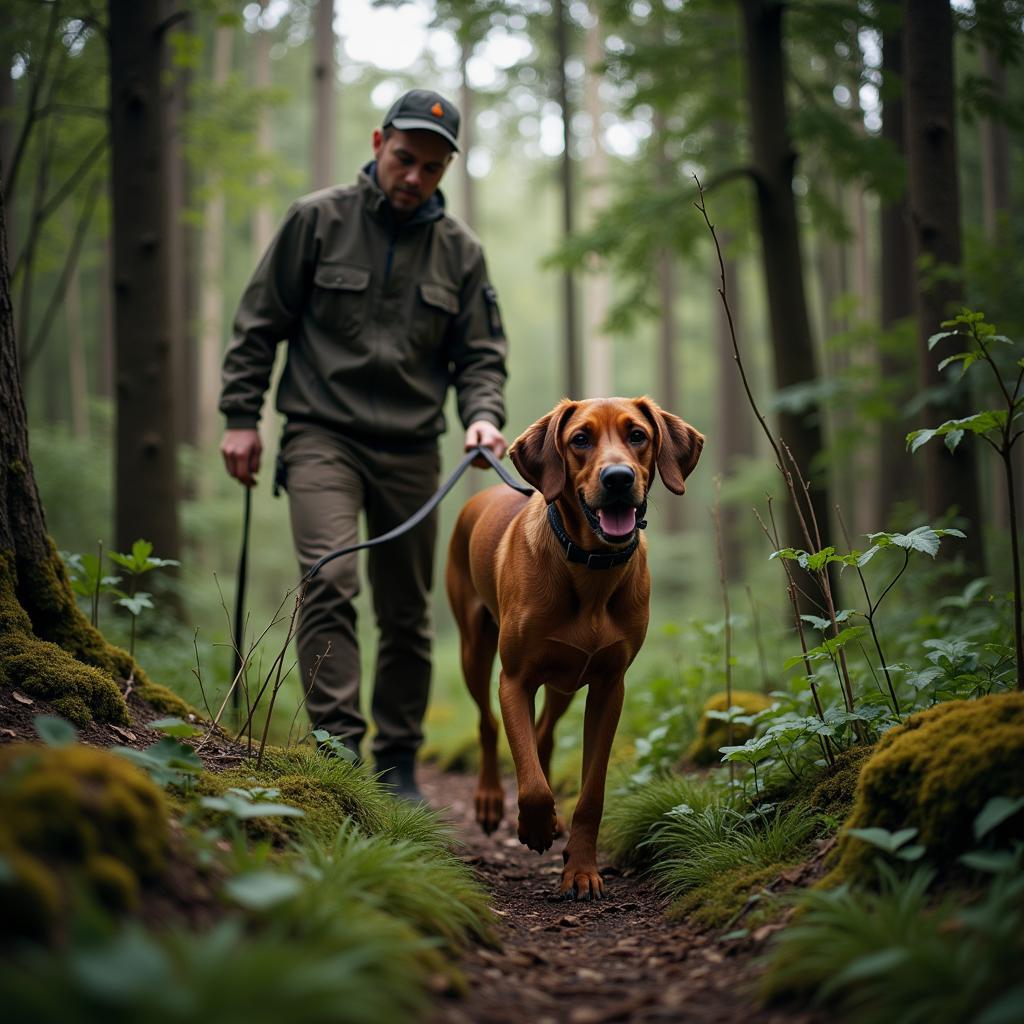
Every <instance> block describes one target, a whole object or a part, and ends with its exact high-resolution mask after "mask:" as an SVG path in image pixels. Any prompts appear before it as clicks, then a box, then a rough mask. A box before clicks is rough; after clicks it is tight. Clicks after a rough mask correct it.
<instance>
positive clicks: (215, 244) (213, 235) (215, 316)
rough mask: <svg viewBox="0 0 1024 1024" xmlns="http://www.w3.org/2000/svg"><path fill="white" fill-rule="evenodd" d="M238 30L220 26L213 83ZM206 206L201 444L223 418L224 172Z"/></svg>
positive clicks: (211, 186)
mask: <svg viewBox="0 0 1024 1024" xmlns="http://www.w3.org/2000/svg"><path fill="white" fill-rule="evenodd" d="M233 38H234V30H233V29H232V28H231V27H230V26H222V27H220V28H218V29H217V34H216V36H215V39H214V56H213V85H214V87H215V88H223V87H224V85H225V84H226V82H227V80H228V75H229V74H230V72H231V44H232V40H233ZM207 189H208V198H207V200H206V204H205V206H204V209H203V249H202V257H201V259H202V276H201V277H200V279H199V446H200V448H202V449H204V450H206V449H208V448H211V447H213V446H214V444H215V443H216V440H217V437H218V435H219V432H220V425H221V418H220V413H219V412H218V411H217V400H218V397H219V395H220V370H221V363H222V361H223V360H222V356H223V351H224V344H223V334H224V229H225V220H226V204H225V197H224V191H223V188H222V186H221V180H220V176H219V175H218V174H217V172H216V171H212V172H211V173H210V177H209V180H208V181H207Z"/></svg>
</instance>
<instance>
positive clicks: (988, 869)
mask: <svg viewBox="0 0 1024 1024" xmlns="http://www.w3.org/2000/svg"><path fill="white" fill-rule="evenodd" d="M1015 859H1016V858H1015V857H1014V856H1013V854H1012V853H1010V851H1009V850H971V851H970V852H969V853H964V854H961V855H960V862H961V863H962V864H966V865H967V866H968V867H969V868H973V869H974V870H975V871H984V872H985V873H986V874H989V875H997V874H999V872H1001V871H1005V870H1006V869H1007V868H1010V867H1013V864H1014V862H1015Z"/></svg>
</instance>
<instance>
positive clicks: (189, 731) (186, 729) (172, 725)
mask: <svg viewBox="0 0 1024 1024" xmlns="http://www.w3.org/2000/svg"><path fill="white" fill-rule="evenodd" d="M149 728H150V729H156V731H157V732H162V733H163V734H164V735H165V736H179V737H182V738H187V737H189V736H198V735H199V734H200V733H201V732H202V731H203V730H202V729H200V728H199V726H197V725H192V724H191V723H190V722H185V721H183V720H182V719H180V718H158V719H156V721H154V722H150V723H149Z"/></svg>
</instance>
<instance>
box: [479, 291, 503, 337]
mask: <svg viewBox="0 0 1024 1024" xmlns="http://www.w3.org/2000/svg"><path fill="white" fill-rule="evenodd" d="M484 304H485V305H486V306H487V326H488V327H489V328H490V331H491V337H492V338H503V337H504V336H505V328H504V326H503V325H502V322H501V310H499V309H498V293H497V292H496V291H495V290H494V286H493V285H489V284H485V285H484Z"/></svg>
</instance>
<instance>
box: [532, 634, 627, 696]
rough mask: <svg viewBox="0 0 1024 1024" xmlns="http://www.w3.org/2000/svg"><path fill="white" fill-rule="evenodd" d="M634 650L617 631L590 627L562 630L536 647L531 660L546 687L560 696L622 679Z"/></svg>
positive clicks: (547, 637) (549, 636) (545, 638)
mask: <svg viewBox="0 0 1024 1024" xmlns="http://www.w3.org/2000/svg"><path fill="white" fill-rule="evenodd" d="M635 653H636V648H635V646H634V645H633V644H631V643H630V642H629V639H628V638H627V637H626V636H624V635H623V634H622V633H621V632H620V631H617V630H615V629H610V628H609V627H607V626H605V627H604V628H603V629H596V628H594V627H592V626H589V625H576V626H575V627H569V628H563V629H560V630H558V631H557V632H555V633H552V634H550V635H548V636H546V637H544V639H543V640H542V641H541V642H540V643H539V644H538V645H537V650H536V651H535V654H534V658H535V659H536V661H537V663H538V665H537V667H538V674H539V676H540V678H541V679H542V681H543V682H544V683H545V685H547V686H550V687H552V689H555V690H558V691H560V692H562V693H575V692H576V691H577V690H579V689H580V688H581V687H583V686H587V685H589V684H590V683H594V682H598V681H601V680H612V679H615V678H618V677H619V676H621V675H622V674H623V673H624V672H625V671H626V669H627V668H628V667H629V663H630V662H631V661H632V660H633V656H634V654H635Z"/></svg>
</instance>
